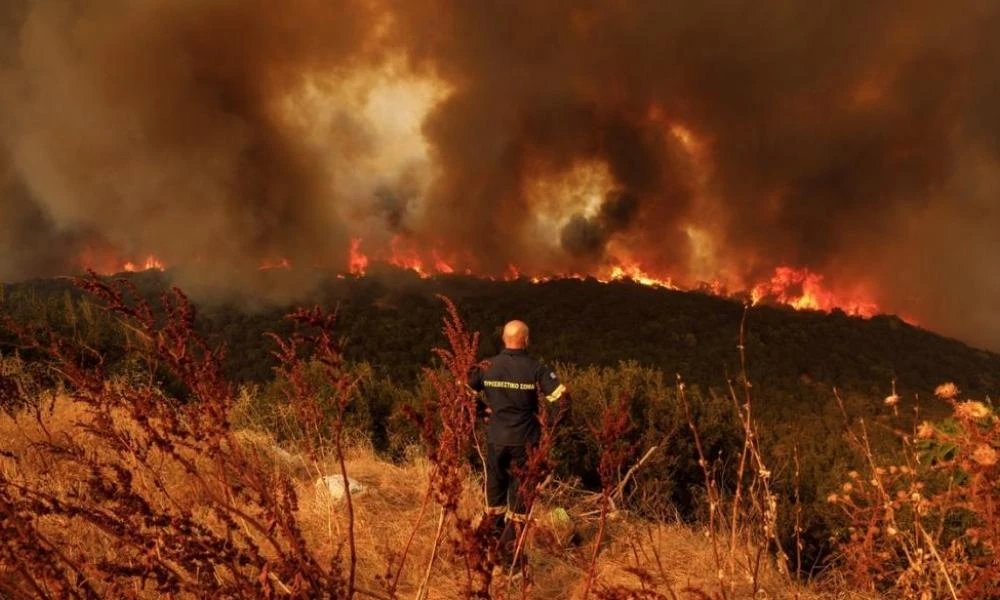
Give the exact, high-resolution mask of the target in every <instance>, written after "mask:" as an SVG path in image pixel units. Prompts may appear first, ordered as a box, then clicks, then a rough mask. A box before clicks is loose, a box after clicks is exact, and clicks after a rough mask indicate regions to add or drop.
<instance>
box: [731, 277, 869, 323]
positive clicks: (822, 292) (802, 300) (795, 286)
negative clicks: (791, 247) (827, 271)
mask: <svg viewBox="0 0 1000 600" xmlns="http://www.w3.org/2000/svg"><path fill="white" fill-rule="evenodd" d="M750 298H751V302H752V303H753V304H759V303H761V302H764V301H773V302H777V303H780V304H787V305H788V306H791V307H792V308H795V309H798V310H819V311H824V312H830V311H832V310H834V309H840V310H842V311H844V312H845V313H847V314H849V315H854V316H857V317H865V318H870V317H873V316H875V315H876V314H878V312H879V308H878V305H876V304H875V303H874V302H871V301H869V300H865V299H861V298H843V297H838V296H837V295H836V294H834V293H833V292H831V291H830V290H829V289H827V288H826V287H824V285H823V276H822V275H820V274H818V273H813V272H811V271H809V270H808V269H793V268H791V267H778V268H777V269H775V271H774V276H773V277H771V279H770V280H768V281H764V282H761V283H758V284H757V285H755V286H754V287H753V289H752V290H751V292H750Z"/></svg>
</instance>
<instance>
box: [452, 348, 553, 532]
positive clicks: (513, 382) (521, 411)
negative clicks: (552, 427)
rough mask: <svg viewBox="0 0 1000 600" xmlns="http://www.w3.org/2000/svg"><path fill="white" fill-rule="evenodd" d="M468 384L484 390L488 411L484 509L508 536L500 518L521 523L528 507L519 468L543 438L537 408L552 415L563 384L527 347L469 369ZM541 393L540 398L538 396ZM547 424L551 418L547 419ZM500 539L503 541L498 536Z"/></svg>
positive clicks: (507, 352) (510, 529)
mask: <svg viewBox="0 0 1000 600" xmlns="http://www.w3.org/2000/svg"><path fill="white" fill-rule="evenodd" d="M469 387H470V388H472V389H473V390H474V391H476V392H485V396H486V406H487V407H488V408H489V410H490V415H489V425H488V426H487V431H486V504H487V508H486V513H487V515H488V516H490V517H492V518H493V524H494V527H495V528H496V529H497V530H498V531H502V532H503V536H502V537H508V532H511V531H512V528H510V527H504V521H505V519H504V517H505V516H506V520H508V521H513V522H524V521H525V520H526V519H527V517H528V508H529V507H528V506H526V503H525V502H524V499H523V498H522V494H521V493H520V492H521V490H520V489H519V487H520V483H521V482H520V480H519V479H520V478H519V477H518V473H517V471H518V469H520V468H523V467H524V465H525V462H526V461H527V457H528V449H529V448H531V447H532V446H535V445H537V444H538V442H539V439H540V437H541V425H540V422H539V410H541V409H544V410H546V411H547V412H548V414H549V416H550V417H552V418H554V417H555V415H556V412H557V410H558V407H559V406H560V399H561V398H562V397H563V394H564V393H565V391H566V388H565V387H564V386H563V385H562V383H560V382H559V378H558V377H557V376H556V374H555V371H552V370H551V369H549V368H547V367H545V366H544V365H542V364H541V363H539V362H538V361H536V360H535V359H533V358H531V356H529V355H528V353H527V352H526V351H525V350H511V349H507V350H504V351H503V352H501V353H500V354H498V355H497V356H496V357H495V358H493V359H492V360H491V361H490V363H489V366H488V367H487V368H485V369H473V371H472V373H470V375H469ZM539 396H541V398H539ZM549 422H552V420H551V419H550V421H549ZM501 541H503V540H501Z"/></svg>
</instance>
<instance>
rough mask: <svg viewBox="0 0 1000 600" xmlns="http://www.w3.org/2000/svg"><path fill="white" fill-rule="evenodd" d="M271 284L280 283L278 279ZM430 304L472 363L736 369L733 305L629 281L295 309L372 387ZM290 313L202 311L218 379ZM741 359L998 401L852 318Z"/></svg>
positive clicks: (24, 288)
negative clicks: (333, 318) (469, 348)
mask: <svg viewBox="0 0 1000 600" xmlns="http://www.w3.org/2000/svg"><path fill="white" fill-rule="evenodd" d="M268 276H269V277H273V279H274V285H281V279H282V276H283V273H282V272H280V271H277V272H274V273H270V274H268ZM127 277H128V279H130V280H131V281H132V282H134V283H135V284H136V285H137V286H139V288H140V289H141V290H142V291H143V293H144V294H147V295H149V296H154V295H158V294H159V293H161V292H162V291H164V290H165V289H166V287H167V286H168V285H169V281H170V279H169V274H164V273H158V272H152V271H151V272H146V273H140V274H134V275H127ZM76 294H77V292H76V291H75V290H74V289H73V287H72V285H71V282H70V281H69V280H66V279H59V280H36V281H31V282H26V283H20V284H11V285H7V286H6V288H5V294H4V295H5V297H6V303H5V305H4V310H5V311H7V312H8V313H10V314H14V315H15V316H16V317H19V318H30V317H31V315H34V316H35V317H38V316H40V315H47V317H45V320H46V321H47V322H51V321H52V318H51V317H52V315H53V314H55V313H58V312H60V311H62V310H63V309H64V308H65V307H66V306H67V304H66V298H67V296H68V295H74V296H75V295H76ZM436 294H444V295H446V296H448V297H450V298H452V299H453V300H454V301H455V302H456V304H457V305H458V307H459V309H460V310H461V312H462V314H463V316H464V317H465V319H466V320H467V322H468V324H469V326H470V328H471V329H473V330H476V331H479V332H480V334H481V336H480V340H481V354H482V355H483V356H487V355H491V354H492V353H494V352H496V351H497V349H498V347H499V337H498V332H499V327H500V325H502V323H504V322H505V321H507V320H509V319H511V318H514V317H517V318H521V319H523V320H525V321H527V322H528V323H529V325H530V326H531V327H532V343H533V351H534V353H535V354H537V355H538V356H540V357H542V358H544V359H545V360H546V361H549V362H553V363H567V364H575V365H580V366H586V365H599V366H614V365H616V364H618V363H619V362H620V361H624V360H635V361H638V362H639V363H640V364H642V365H646V366H651V367H655V368H657V369H659V370H661V371H663V372H664V373H667V374H674V373H678V374H681V375H682V376H683V377H684V378H685V379H686V380H687V381H689V382H692V383H696V384H699V385H701V386H703V387H715V388H720V389H721V388H723V387H724V386H725V382H726V377H727V373H728V374H733V373H735V372H736V371H737V364H736V361H737V353H736V346H737V338H738V331H739V324H740V319H741V316H742V312H743V307H742V305H741V304H740V303H738V302H736V301H733V300H728V299H723V298H719V297H716V296H711V295H707V294H703V293H698V292H679V291H671V290H666V289H657V288H650V287H647V286H643V285H640V284H636V283H632V282H628V281H622V282H614V283H610V284H604V283H600V282H597V281H595V280H572V279H567V280H556V281H550V282H545V283H538V284H535V283H531V282H529V281H526V280H518V281H512V282H504V281H489V280H483V279H478V278H473V277H467V276H437V277H433V278H430V279H421V278H419V277H417V276H416V275H415V274H413V273H411V272H407V271H398V270H394V269H383V270H381V271H378V272H376V273H374V274H372V275H370V276H367V277H364V278H347V279H330V280H328V281H327V282H326V283H325V284H324V285H323V286H322V287H321V289H320V291H319V292H317V293H316V294H315V295H314V296H313V297H312V298H310V299H309V300H308V301H306V302H304V303H306V304H308V303H319V304H321V305H323V306H325V307H327V308H331V309H332V308H337V310H338V312H339V317H340V332H341V333H342V335H344V336H345V340H346V346H345V354H346V357H347V358H348V359H349V360H352V361H364V362H368V363H370V364H372V365H375V366H376V368H377V369H379V371H380V372H381V373H382V374H383V375H386V376H389V377H391V378H393V379H394V380H396V381H399V382H402V383H410V382H413V381H414V379H415V378H416V376H418V375H419V373H420V371H421V369H422V368H423V365H424V364H426V361H427V357H428V356H429V355H430V350H431V348H432V347H434V346H435V345H437V344H440V343H441V341H442V339H441V334H440V331H439V323H440V317H441V304H440V302H439V301H438V299H437V298H436V297H435V296H436ZM289 310H291V307H290V306H281V307H274V306H272V307H260V306H253V307H250V306H249V304H248V303H242V304H233V303H228V304H218V303H206V302H202V303H200V319H199V327H200V329H201V331H202V333H203V334H204V335H205V336H206V337H207V338H208V339H209V341H211V342H213V343H221V344H225V346H226V347H227V354H228V356H227V359H226V370H227V373H228V374H229V375H230V376H231V377H232V378H233V379H235V380H237V381H256V382H260V381H266V380H268V379H270V378H271V376H272V368H273V365H274V362H273V356H272V355H271V352H272V350H273V347H272V346H271V344H270V342H269V340H268V339H267V338H266V336H265V333H267V332H269V331H277V332H282V331H286V330H287V325H286V323H285V322H284V321H283V318H282V317H283V316H284V315H285V314H287V313H288V312H289ZM105 337H106V336H105ZM105 341H107V340H106V339H105ZM746 350H747V356H748V358H749V369H750V375H751V378H752V380H754V381H755V382H756V383H757V384H758V385H759V386H761V387H763V388H766V389H768V390H771V391H775V392H787V393H789V394H794V395H797V396H802V395H805V396H809V395H810V394H811V390H814V389H815V388H816V387H817V386H818V387H821V388H823V389H825V390H828V389H829V388H830V386H838V387H840V388H843V389H847V390H853V391H857V392H859V393H865V394H872V395H874V396H876V397H881V396H885V395H887V394H888V393H889V392H890V390H891V382H892V380H893V379H895V380H896V381H897V385H898V386H899V387H898V389H899V391H900V392H901V393H902V394H904V395H905V394H907V393H910V392H919V393H923V394H926V393H927V391H928V390H930V389H932V388H933V387H934V386H935V385H937V384H938V383H940V382H942V381H945V380H948V381H954V382H956V383H957V384H958V385H959V386H960V387H961V388H962V389H964V390H968V391H969V392H974V393H980V394H996V393H997V392H998V391H1000V355H997V354H994V353H990V352H987V351H984V350H977V349H974V348H971V347H969V346H967V345H965V344H963V343H961V342H959V341H956V340H951V339H948V338H945V337H943V336H940V335H937V334H935V333H933V332H931V331H927V330H925V329H921V328H919V327H915V326H912V325H909V324H907V323H906V322H904V321H902V320H901V319H899V318H897V317H894V316H878V317H875V318H872V319H861V318H855V317H849V316H847V315H845V314H843V313H839V312H834V313H833V314H824V313H819V312H812V311H796V310H793V309H791V308H787V307H783V306H757V307H754V308H752V309H751V310H750V313H749V317H748V320H747V332H746Z"/></svg>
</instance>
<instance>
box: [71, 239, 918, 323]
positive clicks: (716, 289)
mask: <svg viewBox="0 0 1000 600" xmlns="http://www.w3.org/2000/svg"><path fill="white" fill-rule="evenodd" d="M362 243H363V240H362V238H353V239H352V240H351V242H350V247H349V249H348V259H347V265H346V267H347V270H346V272H347V273H349V274H351V275H353V276H356V277H362V276H364V275H366V273H367V272H368V269H369V267H370V265H371V264H373V263H376V262H378V263H383V264H388V265H392V266H395V267H397V268H400V269H404V270H408V271H412V272H414V273H416V274H417V275H419V276H420V277H421V278H429V277H432V276H434V275H449V274H454V273H456V272H459V270H458V269H457V268H456V265H458V264H461V263H462V261H459V260H458V259H457V257H454V256H444V255H442V254H441V252H440V251H439V250H436V249H431V250H429V251H428V250H422V249H420V248H419V247H418V246H417V245H416V244H415V243H414V242H413V241H410V240H407V239H404V238H403V237H401V236H396V237H394V238H392V239H391V240H390V242H389V244H388V252H387V253H385V254H374V255H372V256H369V255H368V254H366V253H365V252H364V251H363V250H362ZM78 262H79V264H80V265H81V266H82V267H84V268H87V269H91V270H94V271H97V272H98V273H101V274H105V275H110V274H114V273H121V272H127V273H135V272H139V271H148V270H159V271H162V270H164V269H165V268H166V266H165V264H164V262H163V261H162V260H161V259H159V258H158V257H156V256H155V255H148V256H147V257H146V258H145V259H143V260H138V261H132V260H124V261H123V260H121V259H116V258H114V255H113V253H111V252H108V251H106V250H102V251H96V250H94V249H88V250H87V251H86V252H85V253H84V255H83V256H81V257H80V258H79V259H78ZM258 268H259V270H261V271H269V270H274V269H281V270H289V269H292V268H293V265H292V262H291V261H290V260H289V259H287V258H276V259H268V260H265V261H263V262H262V263H261V265H260V266H259V267H258ZM461 272H464V273H465V274H467V275H472V274H473V273H474V271H473V270H472V269H468V268H464V265H463V270H462V271H461ZM339 276H342V275H339ZM489 278H490V279H500V280H504V281H515V280H520V279H527V280H529V281H531V282H532V283H544V282H547V281H553V280H558V279H580V280H582V279H587V278H590V279H594V280H597V281H600V282H603V283H609V282H616V281H631V282H635V283H637V284H640V285H644V286H649V287H653V288H662V289H669V290H682V289H686V288H683V287H681V286H679V285H677V284H676V283H674V281H673V279H672V278H671V277H669V276H666V275H664V274H660V273H657V272H655V271H652V270H647V268H645V267H644V266H643V265H642V264H641V263H640V262H638V261H635V260H618V261H616V264H612V265H608V266H605V267H603V268H599V269H597V271H595V272H592V273H586V274H583V273H577V272H565V273H530V272H526V271H524V270H523V269H521V268H519V267H518V266H517V265H513V264H510V265H508V266H507V269H506V270H505V271H504V272H503V274H502V275H500V276H499V277H489ZM687 289H690V288H687ZM695 289H697V290H699V291H701V292H704V293H708V294H712V295H716V296H721V297H744V298H746V297H747V296H749V300H750V302H751V304H753V305H760V304H782V305H787V306H790V307H792V308H794V309H796V310H815V311H822V312H831V311H833V310H838V309H839V310H842V311H843V312H845V313H847V314H849V315H852V316H856V317H863V318H870V317H873V316H875V315H876V314H878V313H879V312H880V310H879V307H878V305H877V304H876V303H875V302H873V301H872V300H871V299H870V298H869V297H868V296H867V295H865V294H864V293H862V292H856V293H848V294H844V293H837V292H835V291H833V290H832V289H831V288H830V287H829V286H827V285H826V283H825V281H824V277H823V275H821V274H819V273H815V272H813V271H810V270H809V269H807V268H793V267H789V266H780V267H777V268H776V269H775V270H774V274H773V275H772V276H771V277H770V278H769V279H767V280H764V281H760V282H757V283H755V284H753V285H751V286H739V287H737V288H730V286H728V285H727V283H726V282H724V281H722V280H720V279H715V280H712V281H711V282H702V283H700V284H699V285H698V286H697V287H696V288H695ZM730 289H745V290H748V291H747V292H742V293H736V294H730V292H729V290H730ZM907 320H908V321H911V320H909V319H907ZM911 322H912V321H911Z"/></svg>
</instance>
